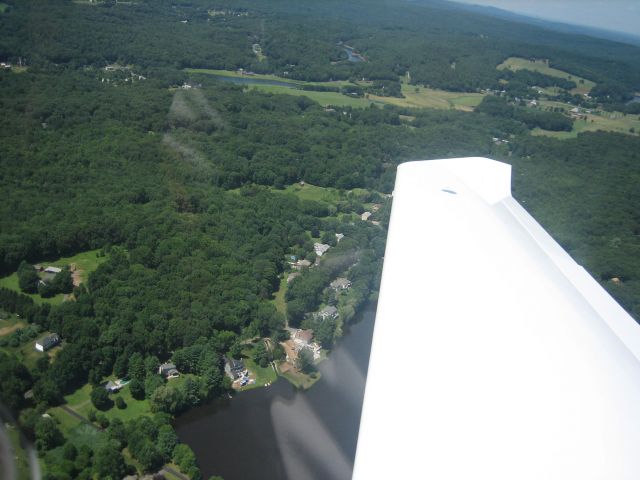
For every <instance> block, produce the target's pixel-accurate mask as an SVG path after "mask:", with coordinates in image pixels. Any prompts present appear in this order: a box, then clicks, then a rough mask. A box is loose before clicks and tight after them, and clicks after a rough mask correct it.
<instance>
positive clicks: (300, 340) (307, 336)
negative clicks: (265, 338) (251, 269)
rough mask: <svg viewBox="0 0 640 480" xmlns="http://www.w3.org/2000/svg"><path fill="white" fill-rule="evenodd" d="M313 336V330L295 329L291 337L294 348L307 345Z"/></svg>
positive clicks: (298, 348)
mask: <svg viewBox="0 0 640 480" xmlns="http://www.w3.org/2000/svg"><path fill="white" fill-rule="evenodd" d="M312 338H313V330H295V331H294V332H293V335H291V339H292V340H293V343H294V345H295V347H296V350H300V349H301V348H303V347H306V346H307V345H309V342H310V341H311V339H312Z"/></svg>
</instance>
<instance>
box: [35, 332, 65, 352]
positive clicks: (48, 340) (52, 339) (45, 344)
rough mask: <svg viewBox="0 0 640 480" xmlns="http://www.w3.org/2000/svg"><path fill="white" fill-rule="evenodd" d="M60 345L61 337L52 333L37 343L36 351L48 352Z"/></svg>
mask: <svg viewBox="0 0 640 480" xmlns="http://www.w3.org/2000/svg"><path fill="white" fill-rule="evenodd" d="M59 343H60V337H59V336H58V334H57V333H52V334H51V335H46V336H44V337H42V338H41V339H40V340H37V341H36V350H38V351H39V352H46V351H47V350H49V349H50V348H53V347H55V346H56V345H58V344H59Z"/></svg>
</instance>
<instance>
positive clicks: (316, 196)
mask: <svg viewBox="0 0 640 480" xmlns="http://www.w3.org/2000/svg"><path fill="white" fill-rule="evenodd" d="M271 191H272V192H274V193H291V194H293V195H295V196H296V197H298V198H299V199H300V200H313V201H316V202H325V203H329V204H335V203H336V202H337V201H338V200H340V191H339V190H338V189H336V188H329V187H316V186H315V185H311V184H310V183H305V184H304V185H300V184H299V183H294V184H293V185H289V186H288V187H286V188H285V189H284V190H277V189H275V188H273V189H271Z"/></svg>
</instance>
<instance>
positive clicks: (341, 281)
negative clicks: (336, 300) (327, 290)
mask: <svg viewBox="0 0 640 480" xmlns="http://www.w3.org/2000/svg"><path fill="white" fill-rule="evenodd" d="M329 286H330V287H331V288H333V289H334V290H335V291H338V290H347V289H349V288H350V287H351V282H350V281H349V280H348V279H347V278H342V277H340V278H336V279H335V280H334V281H333V282H331V283H330V284H329Z"/></svg>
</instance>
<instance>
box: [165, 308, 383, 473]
mask: <svg viewBox="0 0 640 480" xmlns="http://www.w3.org/2000/svg"><path fill="white" fill-rule="evenodd" d="M374 319H375V306H374V305H371V306H369V307H367V308H366V309H365V310H364V311H363V313H362V314H361V315H360V317H359V319H358V321H357V322H356V323H354V324H353V325H351V327H350V330H349V332H348V333H347V334H346V335H345V336H344V337H343V338H342V339H341V341H340V342H339V344H338V346H337V347H336V348H335V349H334V350H333V352H331V354H330V356H329V358H328V359H327V360H325V361H324V362H322V363H321V364H320V366H319V369H320V371H321V372H322V378H321V379H320V380H319V381H318V382H317V383H316V384H315V385H314V386H313V387H311V388H310V389H309V390H308V391H306V392H303V391H297V390H296V389H295V388H294V387H293V386H292V385H291V384H290V383H289V382H287V381H286V380H284V379H282V378H281V379H279V380H278V381H277V382H275V383H274V384H273V385H271V386H270V387H267V388H260V389H257V390H251V391H248V392H242V393H240V394H238V395H236V396H235V398H233V399H232V400H229V399H220V400H218V401H216V402H214V403H213V404H211V405H207V406H204V407H200V408H198V409H195V410H192V411H190V412H188V413H187V414H185V415H183V416H181V417H180V418H178V419H177V421H176V422H175V427H176V431H177V433H178V437H179V438H180V440H181V441H182V442H185V443H187V444H188V445H189V446H190V447H191V448H192V449H193V451H194V452H195V454H196V457H197V458H198V462H199V464H200V467H201V469H202V473H203V477H204V478H209V476H211V475H222V476H223V477H224V479H225V480H252V479H291V480H293V479H295V480H307V479H318V480H334V479H335V480H347V479H350V478H351V473H352V470H353V461H354V457H355V452H356V444H357V440H358V429H359V426H360V412H361V410H362V398H363V395H364V386H365V379H366V375H367V367H368V364H369V352H370V349H371V337H372V334H373V325H374Z"/></svg>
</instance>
